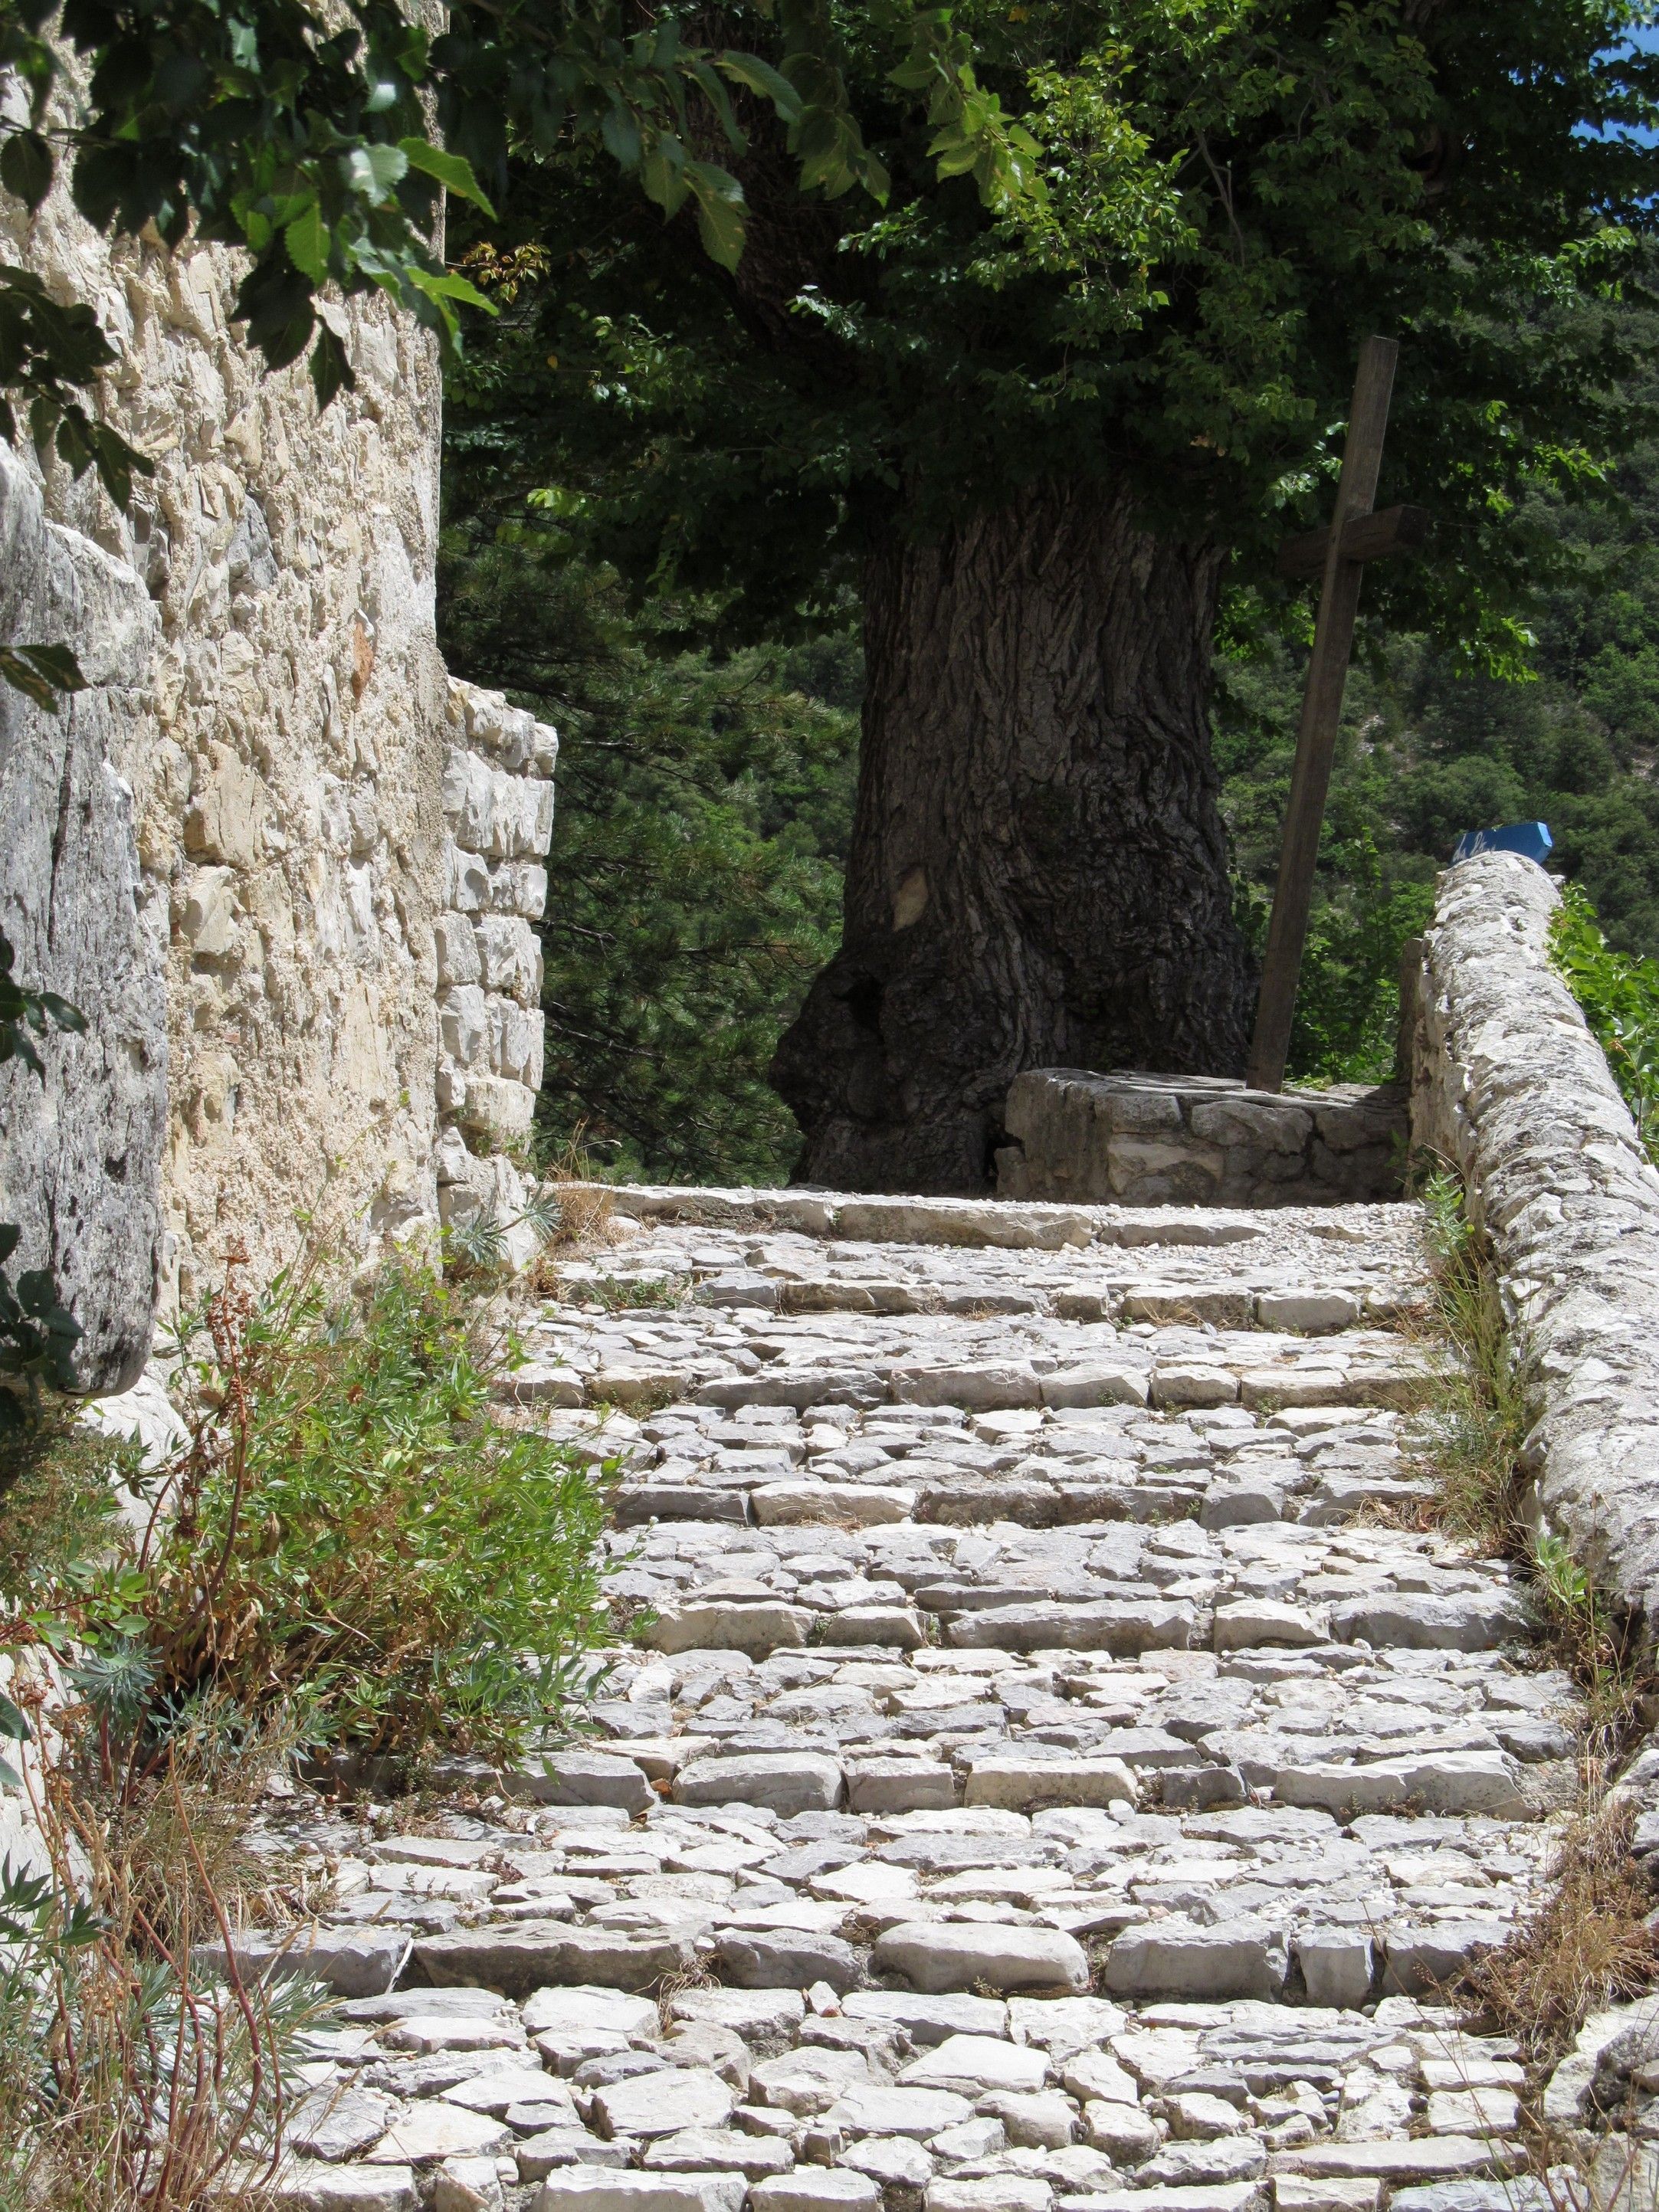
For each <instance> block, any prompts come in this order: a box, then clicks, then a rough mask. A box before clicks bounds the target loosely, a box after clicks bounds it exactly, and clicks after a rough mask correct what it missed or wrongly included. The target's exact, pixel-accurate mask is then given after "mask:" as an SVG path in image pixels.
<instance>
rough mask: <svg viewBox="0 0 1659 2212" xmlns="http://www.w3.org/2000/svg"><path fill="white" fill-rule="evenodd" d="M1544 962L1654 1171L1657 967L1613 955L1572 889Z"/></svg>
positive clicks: (1554, 923) (1658, 1155)
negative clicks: (1567, 996) (1571, 1002)
mask: <svg viewBox="0 0 1659 2212" xmlns="http://www.w3.org/2000/svg"><path fill="white" fill-rule="evenodd" d="M1550 962H1551V964H1552V966H1553V967H1554V969H1556V971H1557V973H1558V974H1559V975H1561V976H1563V977H1564V978H1565V981H1566V983H1567V986H1568V987H1569V989H1570V990H1571V993H1572V995H1573V996H1574V998H1575V999H1577V1001H1578V1003H1579V1005H1580V1006H1582V1007H1583V1010H1584V1018H1585V1020H1586V1021H1587V1022H1588V1023H1589V1026H1590V1030H1591V1033H1592V1034H1593V1035H1594V1036H1595V1040H1596V1042H1597V1043H1598V1044H1599V1045H1600V1046H1601V1049H1602V1051H1603V1052H1604V1053H1606V1054H1607V1065H1608V1066H1609V1067H1610V1068H1611V1069H1612V1070H1613V1078H1614V1080H1615V1081H1616V1082H1617V1084H1618V1085H1619V1088H1620V1091H1622V1093H1623V1094H1624V1099H1625V1103H1626V1105H1627V1106H1628V1107H1629V1108H1630V1110H1631V1113H1632V1117H1633V1118H1634V1120H1635V1122H1636V1131H1637V1134H1638V1136H1639V1137H1640V1139H1641V1140H1642V1143H1643V1146H1644V1148H1645V1150H1646V1152H1647V1155H1648V1158H1650V1160H1653V1161H1654V1162H1655V1163H1656V1164H1659V961H1653V960H1647V959H1632V958H1631V957H1629V956H1628V955H1627V954H1626V953H1621V952H1615V951H1613V949H1612V947H1611V946H1610V945H1608V943H1607V939H1606V938H1605V937H1603V936H1602V934H1601V928H1600V926H1599V924H1598V923H1597V921H1596V918H1595V908H1594V907H1593V906H1592V905H1591V903H1590V902H1589V898H1588V897H1587V896H1586V895H1585V893H1584V892H1583V890H1582V889H1581V888H1580V887H1579V885H1578V884H1565V885H1564V886H1563V889H1562V894H1561V905H1560V908H1559V911H1558V912H1557V913H1556V914H1555V915H1553V917H1552V919H1551V921H1550Z"/></svg>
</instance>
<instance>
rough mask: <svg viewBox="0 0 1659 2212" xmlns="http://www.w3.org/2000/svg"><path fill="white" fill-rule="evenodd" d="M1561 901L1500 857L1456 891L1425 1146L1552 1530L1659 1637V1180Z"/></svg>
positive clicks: (1431, 1057)
mask: <svg viewBox="0 0 1659 2212" xmlns="http://www.w3.org/2000/svg"><path fill="white" fill-rule="evenodd" d="M1558 903H1559V897H1558V894H1557V892H1556V890H1555V887H1554V885H1553V884H1552V882H1551V881H1550V879H1549V878H1548V877H1547V875H1546V874H1545V873H1544V872H1543V870H1542V869H1541V868H1540V867H1538V866H1535V865H1534V863H1533V862H1532V861H1530V860H1521V859H1519V858H1517V857H1516V855H1514V854H1504V853H1489V854H1480V855H1479V856H1478V857H1477V858H1475V859H1474V860H1465V861H1462V862H1461V863H1460V864H1459V865H1458V866H1456V867H1455V868H1452V869H1449V870H1448V872H1446V874H1445V875H1444V876H1443V877H1442V878H1441V883H1440V890H1439V896H1438V899H1437V904H1436V908H1435V917H1434V922H1433V925H1432V927H1431V929H1430V930H1429V932H1428V934H1427V937H1426V939H1425V945H1424V952H1423V958H1422V962H1421V965H1420V969H1419V971H1418V973H1417V975H1416V976H1415V978H1414V979H1413V981H1414V985H1415V991H1414V996H1415V1000H1416V1003H1415V1006H1414V1008H1413V1010H1412V1011H1413V1054H1412V1057H1413V1084H1412V1133H1413V1142H1414V1144H1416V1145H1417V1146H1424V1147H1427V1148H1431V1149H1432V1150H1433V1151H1435V1152H1438V1153H1440V1154H1441V1155H1442V1156H1443V1158H1446V1159H1447V1160H1449V1161H1450V1162H1451V1163H1453V1164H1455V1166H1456V1168H1457V1169H1458V1170H1459V1171H1460V1172H1461V1174H1462V1177H1463V1180H1464V1183H1465V1187H1466V1188H1467V1190H1468V1202H1469V1208H1470V1212H1471V1216H1472V1218H1473V1219H1474V1223H1475V1225H1476V1226H1477V1227H1478V1228H1479V1229H1480V1231H1481V1232H1482V1233H1483V1235H1484V1237H1485V1238H1486V1242H1487V1244H1488V1246H1489V1248H1490V1250H1491V1254H1492V1259H1493V1261H1494V1262H1495V1264H1496V1267H1497V1269H1498V1277H1499V1281H1500V1284H1501V1287H1502V1290H1503V1294H1504V1301H1505V1304H1506V1306H1507V1308H1508V1310H1509V1313H1510V1319H1511V1321H1512V1323H1513V1325H1514V1328H1515V1330H1516V1335H1517V1338H1518V1341H1519V1346H1520V1350H1521V1352H1522V1357H1523V1358H1525V1360H1526V1361H1527V1362H1528V1366H1529V1368H1530V1370H1531V1372H1532V1376H1533V1378H1534V1382H1535V1385H1536V1389H1537V1394H1538V1403H1539V1407H1540V1413H1539V1418H1538V1419H1537V1422H1536V1424H1535V1425H1534V1428H1533V1430H1532V1431H1531V1433H1530V1435H1529V1436H1528V1438H1527V1443H1526V1447H1525V1452H1524V1455H1523V1465H1524V1466H1525V1468H1527V1470H1528V1473H1530V1474H1532V1475H1533V1477H1534V1480H1535V1482H1536V1486H1537V1495H1538V1503H1539V1504H1540V1507H1541V1510H1542V1512H1543V1515H1544V1516H1545V1518H1546V1519H1547V1522H1549V1523H1550V1524H1551V1525H1552V1526H1553V1527H1554V1528H1557V1529H1558V1530H1559V1531H1560V1532H1561V1533H1563V1534H1565V1535H1567V1536H1568V1537H1569V1538H1570V1540H1571V1543H1572V1546H1573V1549H1574V1551H1575V1553H1577V1556H1578V1558H1579V1559H1582V1560H1583V1562H1584V1563H1585V1565H1588V1566H1589V1567H1590V1568H1591V1569H1592V1571H1594V1572H1595V1576H1596V1577H1597V1579H1598V1580H1599V1581H1600V1582H1601V1583H1602V1584H1603V1586H1604V1587H1606V1588H1607V1589H1610V1590H1611V1591H1613V1593H1614V1595H1616V1596H1617V1597H1618V1598H1619V1599H1620V1601H1621V1602H1622V1603H1623V1604H1624V1605H1626V1607H1629V1608H1630V1609H1631V1610H1632V1613H1637V1614H1638V1615H1640V1616H1643V1617H1644V1618H1645V1620H1647V1622H1648V1625H1649V1626H1650V1628H1651V1627H1653V1626H1656V1625H1659V1173H1656V1172H1655V1170H1654V1169H1653V1168H1652V1167H1651V1166H1650V1164H1649V1162H1648V1160H1647V1158H1646V1156H1645V1154H1644V1152H1643V1150H1642V1147H1641V1145H1640V1143H1639V1141H1638V1138H1637V1134H1636V1129H1635V1125H1634V1124H1633V1122H1632V1120H1631V1117H1630V1114H1629V1112H1628V1110H1627V1109H1626V1106H1625V1103H1624V1101H1623V1099H1622V1098H1621V1097H1620V1095H1619V1091H1618V1087H1617V1085H1615V1084H1614V1082H1613V1077H1612V1074H1611V1073H1610V1072H1609V1070H1608V1067H1607V1060H1606V1059H1605V1057H1604V1055H1603V1054H1602V1052H1601V1047H1600V1046H1599V1045H1598V1044H1597V1043H1596V1042H1595V1038H1594V1037H1593V1036H1591V1035H1590V1033H1589V1030H1588V1029H1587V1028H1586V1026H1585V1024H1584V1018H1583V1014H1582V1013H1581V1012H1580V1011H1579V1008H1578V1006H1577V1001H1576V1000H1574V998H1573V996H1572V994H1571V992H1570V991H1569V990H1568V988H1567V987H1566V985H1565V983H1564V982H1563V981H1561V979H1560V977H1559V976H1558V975H1555V974H1554V973H1553V971H1552V970H1551V969H1550V966H1549V963H1548V932H1549V923H1550V917H1551V915H1553V913H1554V911H1555V908H1556V906H1557V904H1558Z"/></svg>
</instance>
